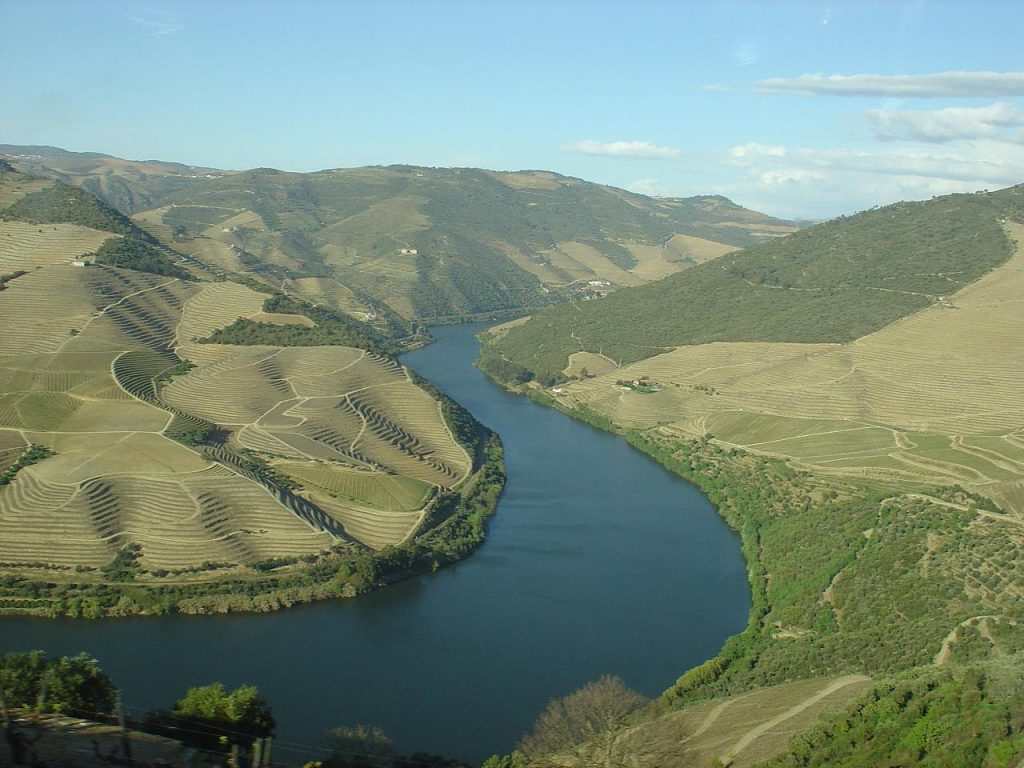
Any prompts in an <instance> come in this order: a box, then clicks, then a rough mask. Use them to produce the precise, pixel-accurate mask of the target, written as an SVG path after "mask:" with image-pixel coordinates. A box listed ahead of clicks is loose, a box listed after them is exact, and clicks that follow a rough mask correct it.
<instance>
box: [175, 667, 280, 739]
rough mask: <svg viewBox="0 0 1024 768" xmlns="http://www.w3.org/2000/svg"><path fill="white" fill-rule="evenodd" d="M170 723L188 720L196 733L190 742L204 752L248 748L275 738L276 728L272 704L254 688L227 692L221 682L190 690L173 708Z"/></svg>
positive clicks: (249, 687)
mask: <svg viewBox="0 0 1024 768" xmlns="http://www.w3.org/2000/svg"><path fill="white" fill-rule="evenodd" d="M170 720H172V721H174V720H185V721H187V722H188V723H189V728H190V729H192V731H193V732H195V733H194V738H190V739H189V740H190V741H194V742H195V743H196V744H197V746H200V747H202V748H204V749H210V748H213V747H215V746H217V745H222V746H223V745H227V744H238V745H239V746H242V747H248V745H249V744H250V743H251V742H253V741H254V740H256V739H259V738H263V737H266V736H271V735H273V733H274V727H275V725H276V722H275V721H274V717H273V715H272V714H271V712H270V705H269V704H267V702H266V700H265V699H264V698H263V697H262V696H261V695H260V693H259V691H258V690H257V689H256V687H255V686H253V685H243V686H240V687H238V688H236V689H235V690H233V691H231V692H230V693H228V692H227V691H225V690H224V686H223V685H222V684H221V683H211V684H210V685H204V686H200V687H197V688H189V689H188V691H187V692H186V693H185V698H183V699H181V700H180V701H178V702H177V703H176V704H175V705H174V711H173V712H172V713H171V717H170Z"/></svg>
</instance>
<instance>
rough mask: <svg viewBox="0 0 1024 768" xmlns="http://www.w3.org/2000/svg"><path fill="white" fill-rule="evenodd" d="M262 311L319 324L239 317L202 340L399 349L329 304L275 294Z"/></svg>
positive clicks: (377, 349) (220, 342)
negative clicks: (302, 318)
mask: <svg viewBox="0 0 1024 768" xmlns="http://www.w3.org/2000/svg"><path fill="white" fill-rule="evenodd" d="M263 311H264V312H279V313H282V314H294V315H303V316H305V317H308V318H309V319H310V320H312V321H313V322H315V323H316V325H315V326H314V327H309V326H307V325H276V324H273V323H260V322H256V321H253V320H248V319H246V318H239V319H238V320H236V321H235V322H233V323H232V324H231V325H228V326H226V327H224V328H218V329H217V330H216V331H214V332H213V333H211V334H210V335H209V336H207V337H206V338H205V339H200V340H199V341H200V342H201V343H203V344H241V345H251V344H268V345H272V346H282V347H313V346H319V345H321V344H338V345H342V346H346V347H358V348H359V349H366V350H369V351H371V352H378V353H384V354H387V353H392V352H395V351H396V350H395V349H394V347H393V346H392V344H390V343H389V342H388V341H386V340H385V339H384V338H383V337H382V336H381V334H380V333H379V332H378V331H377V330H375V329H374V328H373V327H371V326H369V325H367V324H366V323H362V322H360V321H359V320H356V319H354V318H352V317H349V316H348V315H346V314H345V313H344V312H339V311H337V310H335V309H330V308H329V307H323V306H318V305H316V304H311V303H309V302H305V301H301V300H298V299H293V298H291V297H290V296H286V295H284V294H282V293H274V294H273V295H272V296H270V297H269V298H268V299H267V300H266V301H265V302H264V303H263Z"/></svg>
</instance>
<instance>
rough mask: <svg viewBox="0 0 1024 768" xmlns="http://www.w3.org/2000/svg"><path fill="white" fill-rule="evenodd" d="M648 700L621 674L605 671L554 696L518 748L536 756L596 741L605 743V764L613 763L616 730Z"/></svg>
mask: <svg viewBox="0 0 1024 768" xmlns="http://www.w3.org/2000/svg"><path fill="white" fill-rule="evenodd" d="M646 703H647V699H646V698H645V697H644V696H643V695H641V694H639V693H637V692H636V691H634V690H631V689H630V688H627V687H626V685H625V683H623V682H622V680H621V679H620V678H618V677H612V676H611V675H605V676H604V677H602V678H601V679H600V680H597V681H595V682H592V683H587V684H586V685H584V686H583V687H582V688H580V689H579V690H578V691H576V692H575V693H570V694H569V695H568V696H565V697H563V698H561V699H552V700H551V701H550V702H549V703H548V706H547V709H545V710H544V712H543V713H542V714H541V716H540V717H539V718H537V722H536V723H535V724H534V726H533V731H532V732H531V733H529V734H527V735H526V736H524V737H523V738H522V740H521V741H520V742H519V750H520V751H521V752H523V753H524V754H525V755H527V756H528V757H531V758H536V757H539V756H541V755H550V754H553V753H555V752H560V751H562V750H565V749H568V748H570V747H573V746H576V745H579V744H583V743H585V742H595V743H599V744H600V746H601V747H602V751H603V752H604V761H605V765H606V766H610V765H611V752H612V747H613V746H614V744H615V735H616V731H617V730H618V729H619V728H621V727H622V725H623V724H625V722H626V718H627V717H629V715H630V714H631V713H633V712H635V711H636V710H638V709H639V708H640V707H642V706H643V705H644V704H646Z"/></svg>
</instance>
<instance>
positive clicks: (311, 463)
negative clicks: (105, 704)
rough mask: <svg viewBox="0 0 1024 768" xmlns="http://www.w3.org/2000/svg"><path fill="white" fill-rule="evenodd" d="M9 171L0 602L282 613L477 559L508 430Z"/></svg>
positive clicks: (3, 205)
mask: <svg viewBox="0 0 1024 768" xmlns="http://www.w3.org/2000/svg"><path fill="white" fill-rule="evenodd" d="M224 278H225V276H224V275H223V274H215V273H213V272H211V270H210V269H209V268H208V267H206V266H205V265H203V264H202V262H199V261H196V260H194V259H188V258H186V257H183V256H182V255H180V254H179V253H177V252H176V251H174V250H173V249H171V248H169V247H168V246H167V245H165V244H163V243H161V242H160V241H159V240H158V239H157V238H156V237H154V236H153V235H152V234H150V233H149V232H146V231H144V230H143V229H141V228H140V227H139V226H138V225H137V224H136V223H135V222H134V221H133V220H131V219H129V218H128V217H126V216H125V215H123V214H122V213H120V212H119V211H117V210H115V209H114V208H112V207H111V206H109V205H108V204H106V203H105V202H103V201H101V200H99V199H97V198H96V197H94V196H93V195H91V194H90V193H89V192H87V191H85V190H84V189H82V188H80V187H77V186H72V185H68V184H65V183H64V182H61V181H53V180H49V179H38V178H32V177H29V176H27V175H24V174H21V173H17V172H14V171H12V170H11V166H10V165H8V166H6V167H4V168H0V322H2V323H3V327H4V329H5V333H4V335H3V337H2V338H0V472H2V475H0V564H2V565H0V570H2V573H3V588H2V591H0V611H7V612H22V613H34V614H38V615H51V616H60V615H70V616H80V615H81V616H87V617H95V616H100V615H125V614H129V613H138V612H146V613H153V612H168V611H173V610H178V611H187V612H208V611H226V610H269V609H274V608H277V607H281V606H282V605H290V604H292V603H295V602H300V601H304V600H310V599H315V598H323V597H329V596H337V595H348V596H352V595H355V594H358V593H359V592H362V591H366V590H368V589H371V588H374V587H376V586H379V585H381V584H383V583H387V582H388V581H392V580H395V579H398V578H401V577H404V576H406V575H409V574H410V573H413V572H416V571H418V570H426V569H431V568H436V567H438V566H439V565H440V564H442V563H444V562H448V561H450V560H453V559H457V558H459V557H462V556H464V555H465V554H466V553H467V552H468V551H469V550H470V549H472V547H473V546H475V545H476V544H478V543H479V542H480V541H481V540H482V538H483V535H484V530H483V521H484V519H485V518H486V517H487V516H488V515H489V514H490V513H491V512H492V511H493V509H494V507H495V505H496V503H497V496H498V494H499V493H500V489H501V483H502V480H503V469H502V460H501V449H500V444H499V443H498V441H497V438H496V437H494V436H493V435H492V434H491V433H490V432H489V431H488V430H486V429H485V428H483V427H482V426H481V425H479V424H478V423H476V422H475V421H474V420H473V419H472V417H471V416H469V415H468V414H467V413H466V412H465V411H463V410H462V409H461V408H460V407H459V406H458V405H456V404H455V403H453V402H451V401H450V400H448V399H447V398H445V397H444V396H442V395H441V394H440V393H438V392H437V391H436V390H434V389H433V388H432V387H431V386H430V385H429V384H428V383H426V382H424V381H422V380H421V379H419V378H418V377H416V376H415V375H413V374H411V373H410V372H408V371H406V370H405V369H404V368H403V367H402V366H401V365H399V364H398V362H397V361H396V360H395V359H394V358H393V357H391V354H392V353H393V352H394V351H395V350H396V349H397V348H398V346H397V345H396V343H395V341H394V339H391V338H389V337H387V336H386V335H384V334H383V333H381V332H380V331H379V330H378V329H376V328H375V327H373V326H371V325H369V324H367V323H365V322H362V321H360V320H357V319H355V318H353V317H351V316H349V315H347V314H345V313H342V312H339V311H337V310H334V309H331V308H329V307H322V306H317V305H314V304H312V303H309V302H306V301H303V300H301V299H299V298H296V297H294V296H289V295H287V294H285V293H283V292H281V291H278V290H275V289H272V288H269V287H267V286H265V285H262V284H260V283H258V282H254V281H248V282H249V283H250V284H251V285H247V284H242V283H240V282H234V281H231V280H227V279H224Z"/></svg>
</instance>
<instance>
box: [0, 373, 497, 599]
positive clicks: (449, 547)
mask: <svg viewBox="0 0 1024 768" xmlns="http://www.w3.org/2000/svg"><path fill="white" fill-rule="evenodd" d="M417 379H418V383H419V384H420V386H423V387H426V388H428V389H429V390H430V391H431V393H432V394H433V395H434V396H435V397H436V398H437V399H439V400H440V401H441V404H442V412H443V414H444V416H445V420H446V422H447V423H448V427H449V429H450V430H451V432H452V434H453V435H454V436H455V437H456V439H457V440H458V441H459V442H460V444H462V445H463V447H464V448H466V450H467V452H468V453H469V455H470V456H472V457H473V466H474V472H473V474H472V475H470V476H469V477H468V478H466V479H465V480H464V481H463V482H462V483H460V484H459V486H458V487H457V488H455V489H452V490H450V491H440V492H438V493H436V494H435V495H434V497H433V498H432V499H431V500H430V501H429V502H428V505H427V507H426V508H425V512H424V518H423V522H422V523H421V524H420V526H419V529H418V532H417V533H416V534H415V535H414V536H413V537H412V538H411V539H410V540H408V541H406V542H403V543H402V544H399V545H397V546H392V547H386V548H384V549H380V550H373V549H370V548H368V547H360V546H356V545H353V544H348V543H339V544H338V545H336V546H335V547H333V548H332V549H331V550H330V551H327V552H324V553H321V554H318V555H309V556H305V557H302V558H298V557H289V558H272V559H270V560H267V561H263V562H260V563H256V564H254V565H252V566H236V567H233V568H230V569H228V568H224V567H223V566H219V565H218V564H216V563H210V564H208V567H206V568H199V569H195V572H194V574H192V575H191V577H190V578H182V577H181V576H180V575H176V574H169V575H166V574H165V575H163V576H156V575H153V574H148V573H141V572H140V569H136V568H133V567H132V566H133V565H134V563H133V561H132V560H131V558H130V557H129V558H126V561H125V562H124V563H123V567H122V568H119V569H117V572H116V573H112V574H111V575H112V576H113V578H108V579H107V580H105V581H98V582H97V581H87V580H86V578H85V576H84V575H81V574H76V572H75V571H74V570H72V569H71V568H67V569H64V570H60V571H54V570H53V568H52V566H51V567H45V566H41V567H40V569H39V572H38V573H37V574H31V575H17V576H15V575H7V576H5V577H3V580H2V583H0V615H13V616H18V615H23V616H37V617H48V618H58V617H68V618H86V619H97V618H103V617H125V616H133V615H142V616H148V615H166V614H172V613H182V614H211V613H237V612H268V611H277V610H281V609H283V608H290V607H292V606H294V605H300V604H303V603H309V602H313V601H317V600H328V599H335V598H355V597H358V596H360V595H364V594H366V593H368V592H372V591H374V590H377V589H381V588H383V587H385V586H387V585H389V584H394V583H396V582H398V581H402V580H404V579H408V578H411V577H413V576H415V575H417V574H422V573H429V572H433V571H436V570H437V569H439V568H441V567H443V566H445V565H448V564H450V563H453V562H456V561H458V560H461V559H462V558H464V557H466V556H467V555H468V554H469V553H470V552H472V551H473V550H474V549H475V548H476V547H478V546H479V545H480V544H481V543H482V542H483V541H484V539H485V538H486V535H487V520H488V519H489V518H490V517H491V516H492V515H493V514H494V512H495V510H496V509H497V506H498V500H499V498H500V496H501V491H502V488H503V487H504V484H505V464H504V458H503V451H502V447H501V440H500V438H499V437H498V436H497V435H496V434H495V433H494V432H492V431H491V430H489V429H487V428H486V427H484V426H483V425H481V424H480V423H479V422H478V421H476V420H475V419H474V418H473V416H472V414H470V413H469V412H468V411H466V410H465V409H464V408H462V407H461V406H459V405H458V404H457V403H455V402H454V401H453V400H451V398H447V397H445V396H444V395H442V394H441V393H440V392H438V391H437V390H436V389H434V388H433V387H432V386H430V385H429V384H428V383H427V382H425V381H424V380H422V379H420V378H419V377H417Z"/></svg>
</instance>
